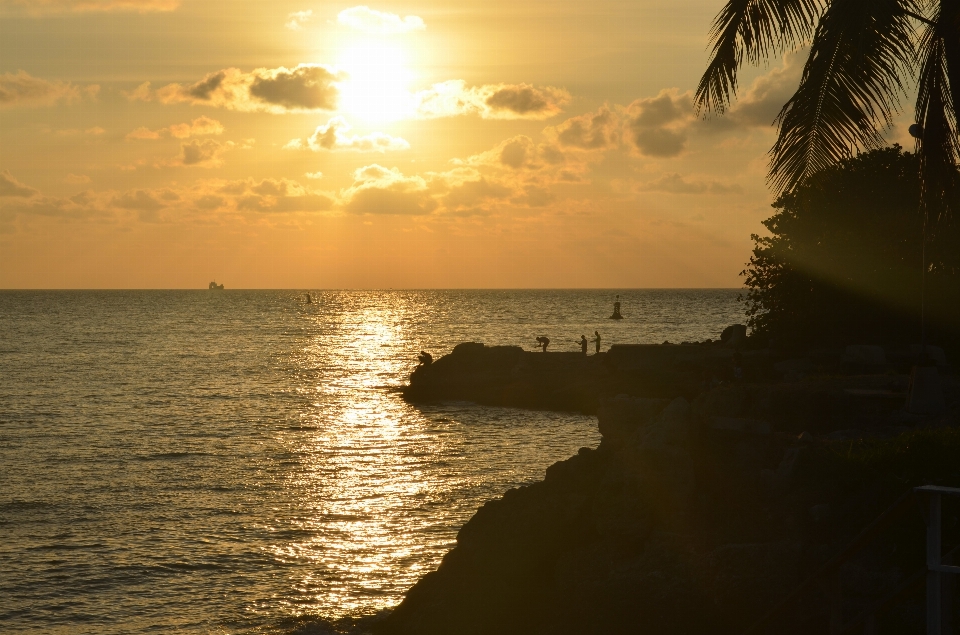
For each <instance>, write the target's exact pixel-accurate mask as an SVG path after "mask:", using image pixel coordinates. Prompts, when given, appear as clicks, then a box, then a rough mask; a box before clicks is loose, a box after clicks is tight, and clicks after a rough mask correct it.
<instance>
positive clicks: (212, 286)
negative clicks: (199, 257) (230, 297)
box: [207, 282, 223, 291]
mask: <svg viewBox="0 0 960 635" xmlns="http://www.w3.org/2000/svg"><path fill="white" fill-rule="evenodd" d="M207 288H208V289H210V290H211V291H223V285H222V284H217V283H216V282H211V283H210V286H208V287H207Z"/></svg>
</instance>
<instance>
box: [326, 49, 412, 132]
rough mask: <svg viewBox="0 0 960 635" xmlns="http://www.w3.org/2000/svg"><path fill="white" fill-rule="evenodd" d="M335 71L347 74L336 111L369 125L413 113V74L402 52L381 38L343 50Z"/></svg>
mask: <svg viewBox="0 0 960 635" xmlns="http://www.w3.org/2000/svg"><path fill="white" fill-rule="evenodd" d="M337 66H338V68H341V69H343V70H344V71H346V72H347V73H348V74H349V79H348V80H347V81H345V82H344V83H343V84H342V86H341V95H340V109H341V110H342V111H343V112H344V113H346V114H347V115H349V116H350V117H354V118H358V119H362V120H364V121H366V122H370V123H384V122H391V121H397V120H399V119H403V118H405V117H407V116H409V115H410V114H411V113H412V112H413V97H412V95H411V93H410V91H409V85H410V83H411V81H412V79H413V74H412V73H411V72H410V70H409V68H408V67H407V57H406V55H405V53H404V51H403V49H402V48H401V47H400V46H398V45H396V44H395V43H394V42H391V41H388V40H387V39H385V38H364V39H363V40H359V41H356V42H355V43H354V44H352V45H351V46H349V47H347V48H345V49H344V50H343V51H342V52H341V54H340V56H339V57H338V58H337Z"/></svg>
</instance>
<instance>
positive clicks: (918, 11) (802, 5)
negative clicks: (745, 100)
mask: <svg viewBox="0 0 960 635" xmlns="http://www.w3.org/2000/svg"><path fill="white" fill-rule="evenodd" d="M710 39H711V44H712V47H713V50H712V59H711V61H710V63H709V65H708V67H707V70H706V72H705V73H704V75H703V78H702V79H701V80H700V84H699V86H698V88H697V94H696V103H697V107H698V109H699V110H700V112H703V113H707V112H711V111H712V112H715V113H718V114H719V113H723V112H724V110H725V109H726V108H728V107H729V105H730V102H731V100H732V98H733V97H734V96H735V94H736V91H737V73H738V71H739V69H740V67H741V65H742V63H743V62H744V61H748V62H750V63H752V64H759V63H760V62H762V61H764V60H766V59H768V58H770V57H771V56H773V55H777V54H779V53H781V52H783V51H787V50H792V49H794V48H797V47H799V46H801V45H805V44H807V43H809V45H810V54H809V57H808V59H807V62H806V65H805V66H804V69H803V75H802V78H801V81H800V86H799V88H798V89H797V92H796V93H795V94H794V95H793V97H791V98H790V100H789V101H787V103H786V104H785V105H784V106H783V109H782V110H781V111H780V114H779V115H778V116H777V119H776V121H775V123H776V124H777V126H778V128H779V131H778V132H779V135H778V138H777V141H776V143H775V144H774V146H773V148H772V149H771V150H770V155H771V158H770V172H769V181H770V183H771V185H772V186H773V188H774V189H775V190H776V192H777V194H783V193H785V192H789V191H791V190H793V189H795V188H796V187H797V186H799V185H800V184H801V183H802V182H803V181H804V179H806V178H807V177H809V176H811V175H813V174H815V173H816V172H818V171H820V170H823V169H824V168H827V167H829V166H831V165H834V164H836V163H837V162H838V161H840V160H842V159H843V158H845V157H849V156H851V154H852V153H853V151H854V150H872V149H877V148H880V147H882V146H883V135H882V132H883V130H884V128H887V127H889V126H890V125H891V123H892V120H893V116H894V115H895V114H896V113H897V111H898V110H899V107H900V100H901V99H902V98H904V97H905V96H906V94H907V88H908V87H911V86H914V85H915V86H917V87H918V96H917V103H916V122H917V124H919V126H918V127H916V128H914V130H913V132H916V133H917V134H916V136H917V137H918V139H919V143H918V155H919V161H920V164H919V170H920V184H921V201H922V204H923V206H924V211H925V213H929V212H931V211H933V212H934V215H935V216H937V217H939V216H940V215H943V214H945V213H949V212H951V211H952V210H951V208H954V207H956V206H957V204H956V201H955V200H954V198H953V196H952V191H953V188H954V187H955V184H956V181H957V178H956V174H957V162H958V159H960V140H958V137H957V132H958V131H957V111H958V103H960V1H958V0H730V2H728V3H727V5H726V6H725V7H724V8H723V10H721V11H720V13H719V15H718V16H717V18H716V21H715V22H714V25H713V28H712V30H711V33H710Z"/></svg>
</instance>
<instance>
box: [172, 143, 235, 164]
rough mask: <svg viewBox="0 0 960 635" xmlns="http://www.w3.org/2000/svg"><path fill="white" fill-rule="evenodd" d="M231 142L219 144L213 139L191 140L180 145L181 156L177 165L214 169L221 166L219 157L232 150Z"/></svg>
mask: <svg viewBox="0 0 960 635" xmlns="http://www.w3.org/2000/svg"><path fill="white" fill-rule="evenodd" d="M233 147H234V144H233V142H230V141H228V142H227V143H225V144H224V143H220V142H219V141H215V140H214V139H204V140H203V141H200V140H199V139H193V140H191V141H188V142H186V143H182V144H180V150H181V155H180V159H179V165H184V166H196V167H201V168H216V167H220V166H221V165H223V159H222V158H221V155H222V154H223V153H224V152H226V151H227V150H232V149H233Z"/></svg>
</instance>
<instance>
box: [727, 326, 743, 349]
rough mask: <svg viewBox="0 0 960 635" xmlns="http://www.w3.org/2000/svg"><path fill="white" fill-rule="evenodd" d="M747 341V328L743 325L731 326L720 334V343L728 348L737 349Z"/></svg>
mask: <svg viewBox="0 0 960 635" xmlns="http://www.w3.org/2000/svg"><path fill="white" fill-rule="evenodd" d="M746 341H747V327H746V326H744V325H743V324H731V325H730V326H728V327H727V328H725V329H723V332H722V333H720V342H721V343H722V344H723V345H724V346H729V347H730V348H739V347H740V346H742V345H743V344H744V343H745V342H746Z"/></svg>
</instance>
